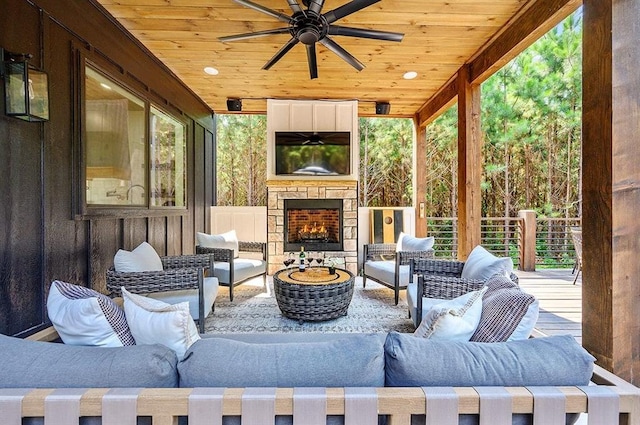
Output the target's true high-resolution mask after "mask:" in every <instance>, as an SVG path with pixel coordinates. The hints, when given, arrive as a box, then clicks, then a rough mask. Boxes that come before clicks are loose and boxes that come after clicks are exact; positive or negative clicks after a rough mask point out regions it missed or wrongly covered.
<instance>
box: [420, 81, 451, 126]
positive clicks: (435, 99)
mask: <svg viewBox="0 0 640 425" xmlns="http://www.w3.org/2000/svg"><path fill="white" fill-rule="evenodd" d="M457 96H458V78H457V73H456V74H455V75H454V77H452V78H451V79H450V80H449V81H448V82H447V83H446V84H445V85H443V86H442V87H441V88H440V90H438V92H436V94H435V95H433V96H432V97H431V98H430V99H429V100H427V102H426V103H425V104H424V105H422V107H421V108H420V109H419V110H418V112H417V113H416V117H417V118H416V122H417V123H418V128H420V127H425V126H427V125H429V124H430V123H431V122H433V120H435V119H436V118H438V117H439V116H440V115H441V114H442V113H443V112H445V111H446V110H447V109H449V108H450V107H451V105H453V104H454V103H455V101H456V100H457Z"/></svg>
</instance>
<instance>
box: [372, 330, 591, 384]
mask: <svg viewBox="0 0 640 425" xmlns="http://www.w3.org/2000/svg"><path fill="white" fill-rule="evenodd" d="M384 348H385V359H386V363H385V374H386V379H385V385H386V386H390V387H414V386H415V387H421V386H426V387H428V386H454V387H468V386H508V387H509V386H524V385H546V386H563V385H587V384H588V383H589V380H590V379H591V375H592V373H593V362H594V361H595V358H594V357H593V356H592V355H591V354H589V353H588V352H587V351H586V350H585V349H584V348H582V347H581V346H580V345H579V344H578V343H577V342H576V340H575V339H574V338H573V337H572V336H570V335H558V336H550V337H545V338H531V339H527V340H519V341H509V342H497V343H481V342H452V341H434V340H430V339H424V338H416V337H414V336H412V335H410V334H399V333H397V332H391V333H389V335H388V336H387V340H386V342H385V347H384Z"/></svg>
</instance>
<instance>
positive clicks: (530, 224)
mask: <svg viewBox="0 0 640 425" xmlns="http://www.w3.org/2000/svg"><path fill="white" fill-rule="evenodd" d="M518 217H519V218H521V219H522V220H521V221H520V225H521V226H522V227H521V230H520V231H521V235H522V236H521V238H520V247H519V249H520V270H523V271H528V272H533V271H535V270H536V212H535V211H534V210H520V211H518Z"/></svg>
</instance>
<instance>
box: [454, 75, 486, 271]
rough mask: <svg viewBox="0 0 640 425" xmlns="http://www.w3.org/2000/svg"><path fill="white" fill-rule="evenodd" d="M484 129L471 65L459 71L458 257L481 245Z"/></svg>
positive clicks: (462, 256) (466, 254) (463, 258)
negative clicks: (471, 77) (481, 185)
mask: <svg viewBox="0 0 640 425" xmlns="http://www.w3.org/2000/svg"><path fill="white" fill-rule="evenodd" d="M481 177H482V132H481V129H480V85H478V84H476V85H472V84H471V83H470V82H469V69H468V67H466V66H463V67H462V68H460V70H459V71H458V259H459V260H461V261H462V260H465V259H466V258H467V256H468V255H469V253H470V252H471V250H472V249H473V248H474V247H475V246H476V245H480V220H481V218H482V217H481V216H482V209H481V207H482V193H481V191H480V179H481Z"/></svg>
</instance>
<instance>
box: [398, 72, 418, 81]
mask: <svg viewBox="0 0 640 425" xmlns="http://www.w3.org/2000/svg"><path fill="white" fill-rule="evenodd" d="M417 76H418V73H417V72H415V71H409V72H405V73H404V75H403V76H402V78H404V79H405V80H413V79H414V78H416V77H417Z"/></svg>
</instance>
